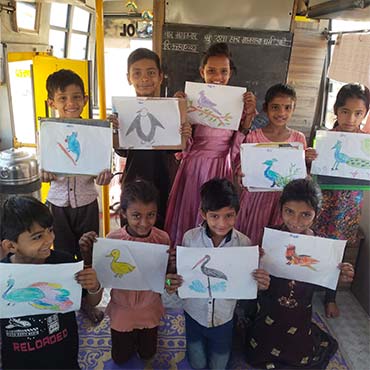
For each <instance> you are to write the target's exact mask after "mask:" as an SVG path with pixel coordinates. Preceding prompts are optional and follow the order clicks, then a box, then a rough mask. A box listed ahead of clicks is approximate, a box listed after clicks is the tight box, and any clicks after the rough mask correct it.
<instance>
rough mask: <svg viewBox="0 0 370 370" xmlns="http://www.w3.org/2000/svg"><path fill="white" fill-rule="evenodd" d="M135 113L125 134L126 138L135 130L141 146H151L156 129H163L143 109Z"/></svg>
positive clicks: (145, 109)
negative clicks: (148, 144) (146, 144)
mask: <svg viewBox="0 0 370 370" xmlns="http://www.w3.org/2000/svg"><path fill="white" fill-rule="evenodd" d="M136 113H137V116H136V117H135V118H134V120H133V121H132V122H131V125H130V127H129V128H128V130H127V132H126V136H128V135H129V134H130V133H131V132H133V131H134V130H136V133H137V136H138V137H139V138H140V139H141V143H142V144H145V143H150V144H153V142H154V136H155V131H156V129H157V127H160V128H162V129H164V126H163V125H162V124H161V122H159V120H158V119H157V118H156V117H155V116H154V115H153V114H152V113H150V112H149V111H148V109H147V108H145V107H144V108H141V109H139V110H138V111H137V112H136Z"/></svg>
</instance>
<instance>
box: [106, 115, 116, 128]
mask: <svg viewBox="0 0 370 370" xmlns="http://www.w3.org/2000/svg"><path fill="white" fill-rule="evenodd" d="M107 120H108V121H109V122H110V123H111V124H112V128H113V130H118V129H119V122H118V115H117V113H113V114H111V115H109V116H108V118H107Z"/></svg>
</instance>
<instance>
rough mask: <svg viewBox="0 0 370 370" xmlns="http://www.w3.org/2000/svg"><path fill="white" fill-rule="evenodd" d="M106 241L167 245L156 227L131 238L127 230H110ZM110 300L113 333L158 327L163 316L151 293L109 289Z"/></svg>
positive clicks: (158, 298)
mask: <svg viewBox="0 0 370 370" xmlns="http://www.w3.org/2000/svg"><path fill="white" fill-rule="evenodd" d="M107 238H111V239H120V240H133V241H137V242H143V243H154V244H166V245H170V238H169V237H168V234H167V233H166V232H165V231H163V230H159V229H157V228H156V227H153V228H152V231H151V233H150V234H149V236H147V237H145V238H136V237H133V236H131V235H130V234H129V233H128V232H127V230H126V227H122V228H121V229H118V230H115V231H112V232H111V233H109V234H108V236H107ZM110 297H111V298H110V302H109V303H108V306H107V309H106V313H107V315H108V316H109V318H110V325H111V328H112V329H114V330H116V331H120V332H126V331H133V330H134V329H144V328H148V329H150V328H154V327H156V326H158V325H159V320H160V319H161V317H162V316H163V314H164V308H163V304H162V299H161V295H160V294H159V293H155V292H152V291H150V290H140V291H137V290H124V289H112V290H111V292H110Z"/></svg>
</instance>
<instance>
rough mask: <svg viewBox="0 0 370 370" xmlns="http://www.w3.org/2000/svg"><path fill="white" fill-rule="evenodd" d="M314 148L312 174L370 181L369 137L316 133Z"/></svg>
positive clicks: (324, 132)
mask: <svg viewBox="0 0 370 370" xmlns="http://www.w3.org/2000/svg"><path fill="white" fill-rule="evenodd" d="M315 148H316V151H317V153H318V157H317V159H315V160H314V161H313V162H312V167H311V173H312V174H316V175H324V176H334V177H345V178H350V179H361V180H370V135H366V134H353V133H346V132H334V131H317V133H316V146H315Z"/></svg>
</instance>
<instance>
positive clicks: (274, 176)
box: [262, 158, 299, 188]
mask: <svg viewBox="0 0 370 370" xmlns="http://www.w3.org/2000/svg"><path fill="white" fill-rule="evenodd" d="M277 161H278V160H277V159H275V158H273V159H268V160H266V161H264V162H263V163H262V164H264V165H266V166H267V167H266V169H265V171H264V172H263V175H264V176H265V177H266V178H267V179H268V180H270V181H272V185H271V188H273V187H274V186H277V187H279V188H283V187H284V186H285V185H286V184H288V182H290V181H291V180H292V178H293V176H294V175H296V174H297V173H298V172H299V169H298V168H295V164H291V166H290V169H289V174H288V175H287V176H282V175H280V174H279V173H278V172H276V171H274V170H272V169H271V167H272V166H273V165H274V163H275V162H277Z"/></svg>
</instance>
